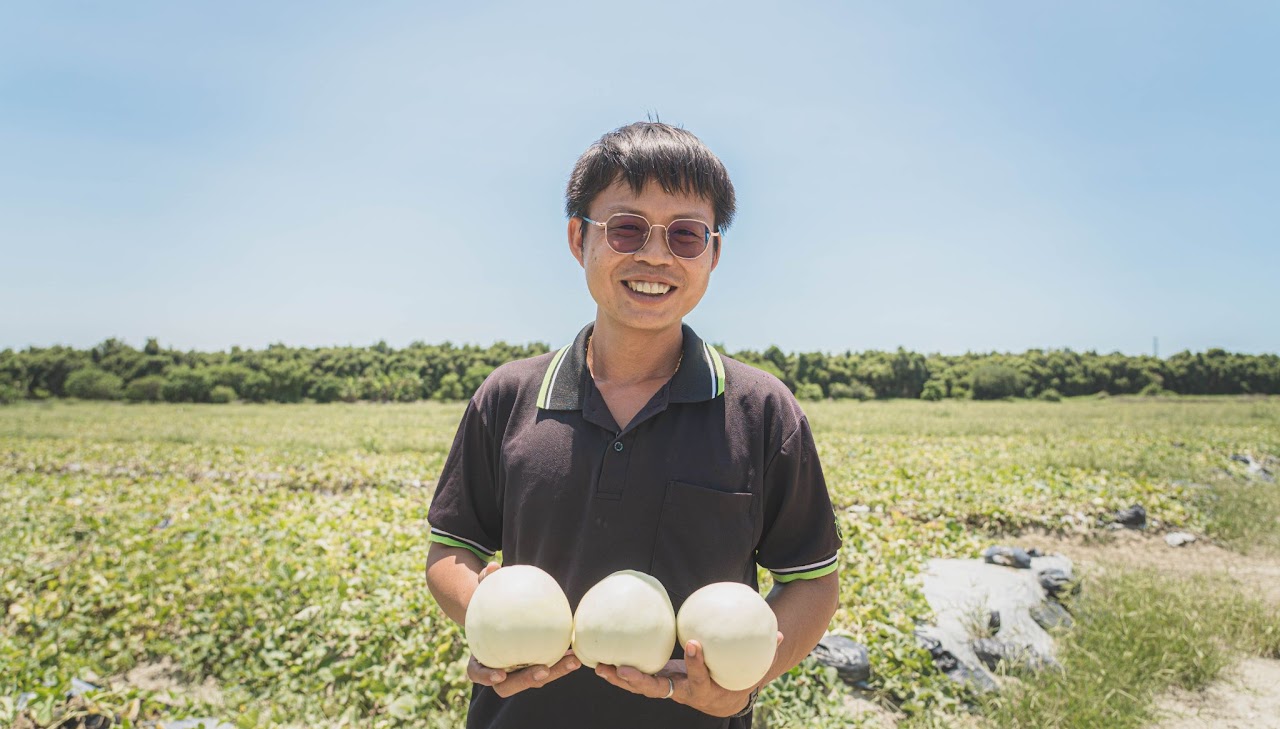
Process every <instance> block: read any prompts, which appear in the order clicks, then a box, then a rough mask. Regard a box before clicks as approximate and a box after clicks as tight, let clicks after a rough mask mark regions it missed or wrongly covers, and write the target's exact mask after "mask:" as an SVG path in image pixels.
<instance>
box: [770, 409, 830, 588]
mask: <svg viewBox="0 0 1280 729" xmlns="http://www.w3.org/2000/svg"><path fill="white" fill-rule="evenodd" d="M839 551H840V535H839V532H838V531H837V528H836V519H835V512H834V510H833V509H832V508H831V496H830V495H829V494H828V493H827V483H826V480H824V479H823V477H822V464H821V463H819V462H818V449H817V446H816V445H815V444H814V441H813V432H812V431H811V430H810V429H809V421H808V420H807V419H806V418H804V417H801V418H800V422H799V425H798V426H797V427H796V429H795V431H794V432H793V433H792V434H791V435H790V436H789V437H788V438H787V439H786V441H784V442H783V444H782V448H781V449H780V450H779V451H778V453H777V455H776V456H774V458H773V460H772V461H770V462H769V464H768V466H766V468H765V475H764V528H763V530H762V532H761V535H760V542H759V543H758V544H757V545H756V562H757V563H759V564H760V566H762V567H764V568H765V569H767V570H769V571H770V572H772V573H773V578H774V579H775V580H777V581H778V582H791V581H792V580H811V579H814V578H817V577H822V576H823V575H827V574H830V573H832V572H834V571H835V570H836V567H837V557H838V555H839Z"/></svg>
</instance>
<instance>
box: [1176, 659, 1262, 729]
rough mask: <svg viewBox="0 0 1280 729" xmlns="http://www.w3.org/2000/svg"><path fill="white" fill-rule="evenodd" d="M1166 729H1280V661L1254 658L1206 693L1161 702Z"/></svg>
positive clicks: (1184, 693) (1179, 694) (1180, 694)
mask: <svg viewBox="0 0 1280 729" xmlns="http://www.w3.org/2000/svg"><path fill="white" fill-rule="evenodd" d="M1160 710H1161V713H1163V714H1164V716H1165V718H1164V719H1162V720H1161V721H1160V723H1159V726H1161V727H1165V728H1166V729H1243V728H1244V727H1249V728H1250V729H1254V728H1255V727H1261V728H1262V729H1280V661H1271V660H1266V659H1264V658H1250V659H1248V660H1246V661H1244V662H1243V663H1241V664H1240V665H1239V666H1237V667H1236V669H1235V671H1233V672H1232V673H1231V674H1230V675H1228V676H1226V677H1225V678H1224V679H1223V680H1220V681H1218V682H1216V683H1214V684H1213V685H1211V686H1209V687H1208V688H1207V689H1205V690H1204V691H1195V692H1190V691H1179V692H1175V693H1173V694H1170V695H1168V696H1166V697H1165V698H1164V699H1163V700H1162V701H1161V702H1160Z"/></svg>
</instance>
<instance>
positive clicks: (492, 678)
mask: <svg viewBox="0 0 1280 729" xmlns="http://www.w3.org/2000/svg"><path fill="white" fill-rule="evenodd" d="M504 678H506V676H503V675H502V673H501V672H500V671H494V672H493V673H491V674H489V680H490V681H493V682H494V683H498V682H499V681H501V680H502V679H504Z"/></svg>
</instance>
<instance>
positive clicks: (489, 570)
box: [476, 562, 502, 583]
mask: <svg viewBox="0 0 1280 729" xmlns="http://www.w3.org/2000/svg"><path fill="white" fill-rule="evenodd" d="M500 567H502V565H500V564H498V563H497V562H490V563H489V564H487V565H485V566H484V569H482V570H480V576H479V577H477V578H476V583H479V582H480V581H481V580H483V579H484V578H486V577H488V576H489V575H491V574H493V573H494V572H497V571H498V569H499V568H500Z"/></svg>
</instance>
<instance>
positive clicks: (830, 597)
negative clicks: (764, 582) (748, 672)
mask: <svg viewBox="0 0 1280 729" xmlns="http://www.w3.org/2000/svg"><path fill="white" fill-rule="evenodd" d="M765 600H767V601H768V602H769V606H770V607H772V608H773V612H774V614H775V615H777V616H778V632H780V633H782V635H783V640H782V645H780V646H778V652H777V654H776V655H774V657H773V666H771V667H770V668H769V672H768V673H766V674H765V676H764V679H762V680H761V681H760V683H759V684H757V687H760V686H764V685H765V684H767V683H769V682H770V681H772V680H773V679H775V678H777V677H778V676H781V675H782V674H784V673H786V672H787V671H790V670H791V669H792V668H795V667H796V666H797V665H799V663H800V661H803V660H804V658H805V656H807V655H809V651H811V650H813V647H814V646H816V645H817V644H818V641H819V640H822V635H823V634H824V633H826V632H827V626H828V625H830V624H831V616H833V615H835V614H836V608H837V607H838V606H839V603H840V573H839V572H838V571H837V572H832V573H831V574H828V575H823V576H822V577H818V578H815V579H812V580H796V581H794V582H776V583H774V585H773V589H772V590H770V591H769V595H768V596H767V597H765ZM739 708H741V707H739Z"/></svg>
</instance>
